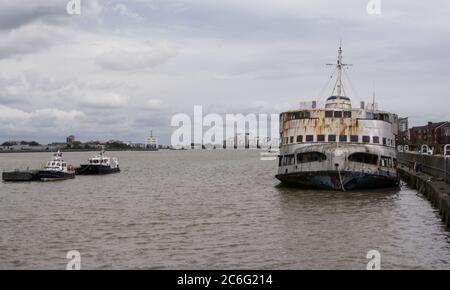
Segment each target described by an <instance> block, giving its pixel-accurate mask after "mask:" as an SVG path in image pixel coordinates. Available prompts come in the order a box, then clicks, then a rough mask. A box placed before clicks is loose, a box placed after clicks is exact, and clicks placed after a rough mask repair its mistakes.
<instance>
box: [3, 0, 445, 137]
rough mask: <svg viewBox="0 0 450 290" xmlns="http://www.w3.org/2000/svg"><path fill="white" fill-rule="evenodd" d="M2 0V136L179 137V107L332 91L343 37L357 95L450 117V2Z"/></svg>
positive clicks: (415, 119) (416, 117) (259, 107)
mask: <svg viewBox="0 0 450 290" xmlns="http://www.w3.org/2000/svg"><path fill="white" fill-rule="evenodd" d="M67 2H68V0H33V1H29V0H14V1H11V0H0V37H1V39H2V41H0V67H1V69H0V141H6V140H8V139H35V140H38V141H40V142H44V143H46V142H49V141H63V140H65V136H67V135H69V134H75V135H76V136H77V138H78V139H81V140H82V141H87V140H91V139H100V140H106V139H111V138H114V139H121V140H131V141H134V142H144V141H145V138H146V137H147V135H148V134H149V131H150V130H151V129H153V131H154V132H155V133H156V134H157V135H158V136H159V137H160V143H168V142H169V140H170V134H171V132H172V131H173V130H174V128H171V127H170V118H171V116H172V115H173V114H174V113H179V112H183V113H188V114H192V113H193V106H194V105H203V106H204V111H205V113H208V112H210V113H259V112H267V113H279V112H280V111H282V110H285V109H293V108H295V107H297V106H298V104H299V102H302V101H308V100H312V99H318V100H319V101H320V100H324V98H326V97H327V96H328V95H329V94H330V90H329V89H327V90H325V92H324V93H322V94H320V93H321V91H322V89H323V87H324V85H325V84H326V82H327V80H328V78H329V76H330V73H331V71H330V68H329V67H326V66H325V64H326V63H330V62H334V61H335V59H336V53H337V52H336V51H337V47H338V44H339V40H341V39H342V41H343V49H344V61H345V62H348V63H352V64H353V67H351V68H350V69H349V71H348V74H349V76H350V78H351V84H352V86H351V87H350V84H348V83H347V93H348V95H349V96H350V97H351V98H352V100H353V103H354V105H355V106H358V104H359V102H360V101H361V100H366V101H369V100H371V96H372V93H373V91H374V90H375V91H376V96H377V102H378V103H379V105H380V107H381V108H382V109H385V110H389V111H393V112H396V113H398V114H399V115H401V116H409V117H410V122H411V123H412V124H413V125H418V124H421V123H424V122H427V121H428V120H431V121H439V120H444V119H445V120H450V110H449V108H450V106H449V101H450V57H449V53H450V2H449V1H448V0H434V1H411V0H381V4H382V7H381V14H380V15H369V14H368V13H367V12H366V5H367V3H368V2H369V1H368V0H345V1H344V0H342V1H337V0H332V1H331V0H329V1H321V0H311V1H306V0H221V1H219V0H215V1H211V0H147V1H144V0H127V1H125V0H121V1H118V0H81V4H82V13H81V15H68V14H67V13H66V4H67Z"/></svg>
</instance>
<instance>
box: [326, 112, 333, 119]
mask: <svg viewBox="0 0 450 290" xmlns="http://www.w3.org/2000/svg"><path fill="white" fill-rule="evenodd" d="M325 118H333V111H325Z"/></svg>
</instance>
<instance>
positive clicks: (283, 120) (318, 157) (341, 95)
mask: <svg viewBox="0 0 450 290" xmlns="http://www.w3.org/2000/svg"><path fill="white" fill-rule="evenodd" d="M333 66H335V67H336V70H335V73H336V72H337V77H336V82H335V85H334V89H333V93H332V96H331V97H329V98H328V99H327V101H326V104H325V107H324V108H318V106H317V103H316V102H312V103H311V106H309V107H308V108H306V109H305V108H300V109H296V110H291V111H288V112H284V113H282V114H280V137H281V142H280V155H279V164H278V165H279V167H278V174H277V175H276V178H277V179H279V180H280V181H281V182H282V183H285V184H290V185H296V186H301V187H307V188H319V189H327V190H342V191H346V190H354V189H364V188H382V187H394V186H398V185H399V175H398V172H397V153H396V145H395V140H396V135H398V116H397V115H396V114H392V113H389V112H385V111H380V110H378V109H377V108H376V106H375V102H373V103H372V104H370V105H368V106H366V105H365V103H364V102H361V106H360V107H359V108H355V107H352V103H351V100H350V98H349V97H347V96H345V90H344V87H343V82H342V72H343V69H344V67H346V66H348V64H344V63H342V48H341V47H339V50H338V59H337V63H336V64H333ZM333 74H334V73H333ZM332 79H334V78H333V77H332Z"/></svg>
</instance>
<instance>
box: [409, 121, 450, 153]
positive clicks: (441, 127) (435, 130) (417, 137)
mask: <svg viewBox="0 0 450 290" xmlns="http://www.w3.org/2000/svg"><path fill="white" fill-rule="evenodd" d="M409 137H410V140H409V143H410V146H411V147H412V148H413V149H414V150H418V149H419V148H420V146H422V145H428V146H429V147H433V148H434V153H435V154H440V153H442V150H443V147H444V145H445V144H450V123H449V122H438V123H433V122H428V124H427V125H425V126H421V127H413V128H411V129H410V130H409Z"/></svg>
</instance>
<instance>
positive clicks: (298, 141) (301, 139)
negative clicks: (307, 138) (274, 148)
mask: <svg viewBox="0 0 450 290" xmlns="http://www.w3.org/2000/svg"><path fill="white" fill-rule="evenodd" d="M302 142H303V135H297V143H302Z"/></svg>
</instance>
